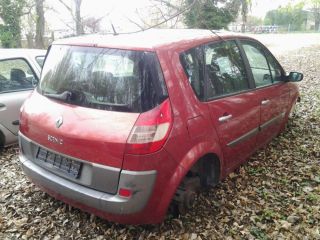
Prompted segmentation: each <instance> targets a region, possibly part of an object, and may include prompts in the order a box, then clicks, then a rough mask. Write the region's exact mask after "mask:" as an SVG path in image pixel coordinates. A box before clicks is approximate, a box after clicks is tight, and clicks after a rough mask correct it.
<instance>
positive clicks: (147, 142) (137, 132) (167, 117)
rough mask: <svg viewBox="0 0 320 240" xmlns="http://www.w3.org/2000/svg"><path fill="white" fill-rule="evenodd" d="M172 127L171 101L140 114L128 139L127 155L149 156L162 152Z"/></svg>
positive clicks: (167, 100)
mask: <svg viewBox="0 0 320 240" xmlns="http://www.w3.org/2000/svg"><path fill="white" fill-rule="evenodd" d="M171 126H172V113H171V106H170V101H169V99H166V100H165V101H164V102H162V103H161V104H160V105H159V106H157V107H156V108H154V109H152V110H150V111H148V112H145V113H141V114H140V116H139V118H138V120H137V122H136V124H135V126H134V127H133V129H132V130H131V133H130V136H129V138H128V141H127V148H126V153H128V154H149V153H153V152H156V151H158V150H160V149H161V148H162V146H163V144H164V143H165V142H166V140H167V138H168V136H169V133H170V129H171Z"/></svg>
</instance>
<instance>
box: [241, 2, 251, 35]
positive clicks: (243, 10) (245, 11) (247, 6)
mask: <svg viewBox="0 0 320 240" xmlns="http://www.w3.org/2000/svg"><path fill="white" fill-rule="evenodd" d="M239 1H240V5H241V17H242V25H241V32H245V31H246V24H247V16H248V13H249V10H250V8H251V4H252V1H251V0H239Z"/></svg>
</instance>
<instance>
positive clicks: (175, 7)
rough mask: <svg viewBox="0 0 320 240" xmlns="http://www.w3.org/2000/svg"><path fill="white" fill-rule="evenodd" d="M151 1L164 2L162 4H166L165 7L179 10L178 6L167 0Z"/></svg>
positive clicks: (155, 0)
mask: <svg viewBox="0 0 320 240" xmlns="http://www.w3.org/2000/svg"><path fill="white" fill-rule="evenodd" d="M153 1H154V2H158V3H161V4H164V5H166V6H167V7H170V8H173V9H175V10H177V11H180V10H181V8H180V7H178V6H175V5H173V4H172V3H171V2H170V1H167V0H153Z"/></svg>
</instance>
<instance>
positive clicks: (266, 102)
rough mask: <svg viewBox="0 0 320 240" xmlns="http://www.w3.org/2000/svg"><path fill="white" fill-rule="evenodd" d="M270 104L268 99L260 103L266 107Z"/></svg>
mask: <svg viewBox="0 0 320 240" xmlns="http://www.w3.org/2000/svg"><path fill="white" fill-rule="evenodd" d="M269 102H270V100H269V99H265V100H262V101H261V105H267V104H268V103H269Z"/></svg>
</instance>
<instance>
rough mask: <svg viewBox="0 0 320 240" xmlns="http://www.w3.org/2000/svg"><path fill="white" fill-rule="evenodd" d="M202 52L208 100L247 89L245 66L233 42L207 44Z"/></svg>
mask: <svg viewBox="0 0 320 240" xmlns="http://www.w3.org/2000/svg"><path fill="white" fill-rule="evenodd" d="M204 51H205V72H206V80H207V97H208V98H209V99H211V98H215V97H219V96H222V95H229V94H233V93H237V92H241V91H244V90H247V89H249V82H248V78H247V74H246V70H245V66H244V63H243V60H242V58H241V54H240V50H239V48H238V46H237V44H236V43H235V42H234V41H227V42H221V43H214V44H209V45H206V46H205V49H204Z"/></svg>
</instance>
